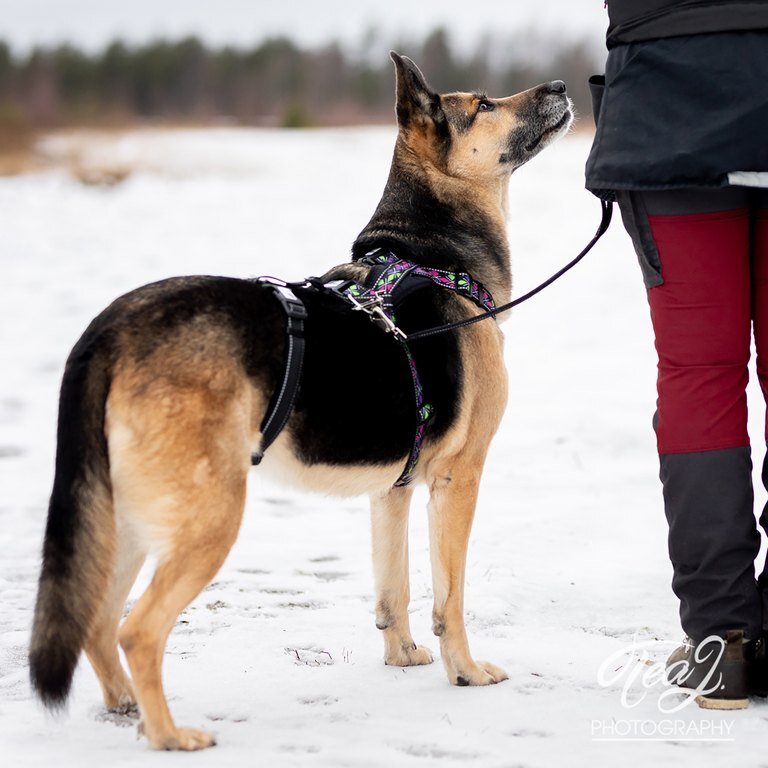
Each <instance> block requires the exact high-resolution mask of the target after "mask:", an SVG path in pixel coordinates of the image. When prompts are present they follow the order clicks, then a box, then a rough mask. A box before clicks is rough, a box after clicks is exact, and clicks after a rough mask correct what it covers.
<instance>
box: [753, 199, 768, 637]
mask: <svg viewBox="0 0 768 768" xmlns="http://www.w3.org/2000/svg"><path fill="white" fill-rule="evenodd" d="M752 194H753V210H752V242H751V246H752V254H751V255H752V321H753V323H754V333H755V348H756V350H757V378H758V380H759V382H760V388H761V389H762V391H763V398H764V399H765V401H766V403H768V189H761V190H755V191H754V192H753V193H752ZM765 439H766V443H768V408H766V421H765ZM762 479H763V485H765V487H766V488H768V453H766V456H765V459H764V461H763V470H762ZM760 525H761V526H762V528H763V530H764V531H766V533H768V505H766V507H765V508H764V509H763V512H762V514H761V516H760ZM758 583H759V586H760V591H761V593H762V603H763V620H762V626H763V630H764V631H765V632H768V560H766V563H765V565H764V567H763V571H762V573H761V575H760V578H759V579H758Z"/></svg>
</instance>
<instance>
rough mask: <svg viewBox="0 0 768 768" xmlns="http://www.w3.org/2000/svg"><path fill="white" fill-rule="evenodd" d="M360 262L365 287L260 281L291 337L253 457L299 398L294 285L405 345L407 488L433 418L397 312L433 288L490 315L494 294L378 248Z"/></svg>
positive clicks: (300, 317)
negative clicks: (327, 297)
mask: <svg viewBox="0 0 768 768" xmlns="http://www.w3.org/2000/svg"><path fill="white" fill-rule="evenodd" d="M358 263H362V264H368V265H370V267H371V270H370V272H369V273H368V276H367V278H366V280H365V281H364V282H362V283H358V282H355V281H354V280H334V281H332V282H330V283H322V282H321V281H320V280H319V278H308V279H307V281H306V282H304V283H285V284H283V285H278V284H275V282H274V281H273V279H272V278H257V280H258V281H259V282H262V283H264V284H265V285H269V286H270V287H271V288H272V290H273V291H274V293H275V296H276V297H277V299H278V301H279V302H280V306H281V307H282V309H283V311H284V312H285V315H286V319H287V325H286V330H287V334H288V351H287V354H286V361H285V368H284V370H283V379H282V383H281V385H280V387H279V388H278V389H277V390H276V391H275V393H274V394H273V396H272V399H271V400H270V403H269V406H268V407H267V412H266V414H265V416H264V419H263V420H262V423H261V433H262V436H261V444H260V446H259V449H258V450H257V451H256V452H255V453H253V454H252V455H251V463H252V464H259V463H260V462H261V459H262V457H263V455H264V451H266V449H267V448H268V447H269V446H270V445H271V443H272V442H273V441H274V440H275V438H276V437H277V436H278V434H280V432H281V430H282V429H283V427H284V426H285V424H286V422H287V421H288V417H289V416H290V415H291V411H292V410H293V405H294V402H295V400H296V393H297V391H298V388H299V380H300V379H301V369H302V363H303V358H304V320H305V319H306V317H307V312H306V309H305V307H304V304H303V303H302V301H301V300H300V299H299V298H298V297H297V296H296V295H295V294H294V293H293V292H292V291H291V286H293V287H299V286H300V287H302V288H309V289H314V290H322V291H326V292H331V293H333V294H334V295H336V296H338V297H339V298H340V299H342V300H343V301H345V302H347V303H348V304H349V305H350V308H351V309H352V310H353V311H357V312H364V313H365V314H367V315H368V316H369V317H370V318H371V320H372V321H373V322H374V323H375V324H376V325H377V326H379V327H380V328H381V329H382V330H383V331H385V332H388V333H392V334H393V336H394V337H395V338H396V339H397V340H398V341H399V342H400V343H401V345H402V348H403V351H404V353H405V358H406V361H407V363H408V368H409V370H410V373H411V379H412V381H413V393H414V400H415V403H416V430H415V434H414V439H413V445H412V447H411V452H410V454H409V455H408V460H407V462H406V464H405V468H404V469H403V471H402V472H401V473H400V477H399V478H398V479H397V480H396V481H395V487H399V486H404V485H408V484H409V483H410V482H411V480H412V479H413V473H414V471H415V469H416V465H417V463H418V461H419V455H420V454H421V447H422V443H423V442H424V435H425V433H426V430H427V425H428V424H429V421H430V420H431V418H432V416H433V415H434V407H433V406H432V404H431V403H428V402H427V401H426V400H425V398H424V387H423V386H422V383H421V379H420V378H419V372H418V369H417V367H416V361H415V360H414V358H413V355H412V354H411V350H410V349H409V347H408V344H407V343H406V339H407V337H406V334H405V333H403V331H402V330H401V329H400V328H399V327H398V325H397V318H396V315H395V310H396V307H397V305H398V304H399V303H400V302H401V301H402V300H403V299H404V298H405V296H406V295H408V294H410V293H412V292H413V291H414V290H417V289H419V288H422V287H424V286H425V285H430V284H435V285H439V286H440V287H441V288H446V289H448V290H451V291H454V292H455V293H457V294H459V295H460V296H465V297H466V298H468V299H470V300H472V301H473V302H474V303H475V304H477V305H478V306H479V307H481V308H482V309H484V310H485V311H486V312H489V311H491V310H493V309H495V306H496V305H495V304H494V302H493V298H492V297H491V294H490V293H489V292H488V291H487V290H486V289H485V288H484V287H483V286H482V285H481V284H480V283H479V282H478V281H477V280H474V279H473V278H472V277H471V276H470V275H469V274H467V273H466V272H457V271H450V270H442V269H434V268H431V267H423V266H421V265H419V264H416V263H414V262H412V261H408V260H406V259H401V258H399V257H398V256H397V255H395V254H394V253H392V252H391V251H386V250H383V249H378V248H377V249H376V250H374V251H371V252H370V253H367V254H366V255H365V256H364V257H363V258H362V259H360V261H359V262H358Z"/></svg>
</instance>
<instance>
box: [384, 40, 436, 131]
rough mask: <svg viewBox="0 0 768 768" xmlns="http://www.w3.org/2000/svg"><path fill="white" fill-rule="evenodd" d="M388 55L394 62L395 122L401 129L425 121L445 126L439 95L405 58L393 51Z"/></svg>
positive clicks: (417, 69)
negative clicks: (395, 78) (395, 87)
mask: <svg viewBox="0 0 768 768" xmlns="http://www.w3.org/2000/svg"><path fill="white" fill-rule="evenodd" d="M389 55H390V56H391V57H392V61H394V62H395V71H396V75H397V122H398V123H399V124H400V125H401V126H402V127H403V128H406V127H408V126H410V125H413V124H414V123H416V124H418V123H420V122H421V123H423V122H424V121H425V120H431V121H433V122H434V123H435V124H436V125H438V126H442V125H445V123H446V118H445V113H444V112H443V107H442V105H441V103H440V94H438V93H436V92H435V91H433V90H432V89H431V88H430V87H429V85H427V81H426V80H425V79H424V75H422V74H421V71H420V70H419V68H418V67H417V66H416V65H415V64H414V63H413V62H412V61H411V60H410V59H409V58H408V57H407V56H400V54H398V53H395V51H390V52H389Z"/></svg>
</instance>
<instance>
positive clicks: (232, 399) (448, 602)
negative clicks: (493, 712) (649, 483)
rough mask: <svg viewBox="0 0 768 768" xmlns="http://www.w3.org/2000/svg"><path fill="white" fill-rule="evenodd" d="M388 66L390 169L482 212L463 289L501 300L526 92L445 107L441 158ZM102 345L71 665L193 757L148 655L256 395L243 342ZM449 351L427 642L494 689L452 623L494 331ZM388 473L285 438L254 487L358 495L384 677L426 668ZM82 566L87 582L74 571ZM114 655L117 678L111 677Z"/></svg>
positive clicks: (488, 326) (237, 466)
mask: <svg viewBox="0 0 768 768" xmlns="http://www.w3.org/2000/svg"><path fill="white" fill-rule="evenodd" d="M398 59H399V57H398V58H396V62H397V63H398V65H399V67H400V69H399V72H398V78H399V102H398V110H399V112H398V114H399V116H400V118H401V119H400V122H401V126H400V134H399V137H398V143H397V148H396V155H395V163H397V164H398V167H399V168H401V169H403V172H404V173H412V174H414V175H416V176H418V178H420V179H424V180H426V183H428V184H429V185H430V188H431V190H432V192H433V193H434V195H435V197H436V198H438V199H440V200H443V201H449V202H450V204H451V205H452V206H453V207H455V208H456V210H457V211H459V213H458V214H457V215H459V216H461V215H463V214H462V213H461V212H462V211H464V209H465V206H464V202H465V201H467V200H471V201H472V205H473V206H474V208H473V209H472V210H481V211H482V212H483V213H484V215H485V222H486V224H485V226H486V227H488V228H490V229H492V230H494V232H492V236H493V237H494V238H495V239H496V240H498V242H499V243H500V244H501V245H500V246H499V248H500V249H501V250H502V252H501V253H500V254H497V256H498V258H497V260H496V261H495V262H493V263H491V262H490V261H488V263H485V264H483V265H481V266H480V267H479V269H480V270H482V274H480V275H476V276H477V277H480V279H481V280H482V281H483V282H484V284H485V285H486V286H487V287H488V288H489V289H490V290H491V291H492V293H493V294H494V296H495V298H496V300H497V301H498V302H500V301H505V300H507V298H508V297H509V294H510V290H511V277H510V272H509V268H508V256H509V254H508V250H506V248H507V246H506V238H505V226H506V225H505V217H506V209H507V182H508V180H509V176H510V174H511V172H512V170H513V168H514V165H512V164H505V163H501V162H500V161H499V156H500V155H501V154H503V153H504V152H506V151H508V150H509V136H510V135H511V133H512V132H513V131H514V130H515V128H516V124H517V121H518V120H519V119H520V118H519V114H520V110H521V105H522V106H523V107H524V106H525V105H527V104H528V103H529V102H530V100H531V98H532V97H531V95H530V92H526V93H525V94H521V95H518V96H514V97H510V98H508V99H499V100H496V101H495V102H494V104H495V110H494V111H493V112H490V113H489V114H488V115H481V116H478V119H475V120H474V121H470V116H471V115H472V114H473V113H475V112H476V111H477V108H478V101H479V100H481V99H482V98H483V97H481V96H478V95H475V94H462V93H456V94H448V95H446V96H443V97H442V103H443V108H444V110H445V115H446V116H447V123H448V126H449V130H450V151H448V152H447V153H446V150H445V142H444V140H442V139H439V137H438V136H437V132H436V131H437V129H436V128H435V124H434V123H433V122H432V121H430V120H429V119H427V118H426V117H423V116H420V113H419V111H418V109H417V110H416V111H415V112H414V111H413V110H412V111H411V113H410V114H409V115H408V119H406V113H405V111H402V112H401V111H400V108H401V106H402V100H403V98H404V95H403V79H404V77H405V75H406V74H407V73H406V71H405V70H404V69H403V67H404V64H403V60H398ZM414 70H415V67H414ZM415 71H416V73H418V70H415ZM406 95H407V96H408V98H410V99H411V100H412V101H413V100H415V99H417V98H418V97H419V96H418V93H416V95H414V92H410V93H408V94H406ZM480 117H482V119H480ZM441 142H442V143H441ZM466 215H467V216H471V215H472V212H471V211H469V212H468V213H467V214H466ZM500 264H501V265H502V266H499V265H500ZM505 264H506V265H507V266H506V267H505V266H503V265H505ZM340 269H342V268H340ZM362 269H363V268H362V267H360V266H355V265H348V266H347V267H345V268H343V269H342V271H343V272H344V273H345V274H347V275H348V276H354V275H357V274H359V273H360V272H361V270H362ZM153 290H158V289H154V288H153V287H152V286H150V287H149V288H148V289H146V291H145V293H144V294H141V293H140V294H139V295H136V296H133V295H131V296H129V297H127V298H126V299H124V300H122V301H123V306H124V307H131V308H133V309H136V308H137V307H138V308H142V307H143V305H142V302H147V301H148V300H149V299H147V296H148V297H150V298H151V296H152V291H153ZM455 301H456V302H458V303H457V304H456V306H457V307H459V306H460V307H461V311H462V315H461V316H467V315H469V314H476V313H478V312H479V311H480V310H479V309H477V308H476V307H474V306H470V305H469V303H468V302H466V301H465V300H463V299H456V300H455ZM112 343H113V348H114V350H115V351H114V353H112V356H111V357H110V360H111V362H110V363H109V365H111V368H110V371H111V375H110V378H109V382H110V383H109V388H108V394H107V397H106V413H105V416H104V421H103V424H104V432H105V435H106V445H107V449H108V459H109V463H108V467H109V477H108V479H105V478H102V479H97V480H94V481H93V483H92V484H90V486H89V487H90V490H89V493H90V497H89V498H88V499H86V500H85V504H86V505H87V506H89V508H90V507H98V508H99V509H100V510H101V511H100V512H99V513H98V515H97V516H96V517H97V518H98V520H100V521H101V522H100V523H99V525H98V527H97V528H96V529H95V530H90V528H89V529H88V531H87V533H88V535H89V537H90V538H89V539H88V542H90V543H89V544H88V547H89V548H90V552H87V553H81V554H80V555H77V556H76V563H77V565H78V567H90V570H89V571H88V583H89V589H90V592H91V593H92V594H93V595H94V596H97V597H92V598H90V599H91V600H92V601H95V603H96V604H95V607H94V609H93V611H92V612H91V618H84V619H83V620H82V621H83V622H85V623H86V624H87V634H86V637H85V642H84V645H85V650H86V653H87V655H88V658H89V660H90V661H91V663H92V665H93V667H94V669H95V671H96V674H97V675H98V678H99V681H100V683H101V686H102V689H103V693H104V702H105V704H106V706H107V707H108V708H110V709H127V708H130V707H131V706H132V705H134V704H138V708H139V711H140V713H141V718H142V724H143V731H144V733H145V734H146V736H147V738H148V740H149V742H150V744H151V746H152V747H154V748H157V749H184V750H189V749H199V748H203V747H207V746H209V745H211V744H213V743H214V737H213V735H212V734H210V733H206V732H203V731H199V730H194V729H189V728H179V727H177V726H176V724H175V723H174V721H173V719H172V717H171V715H170V712H169V710H168V705H167V702H166V698H165V694H164V692H163V686H162V676H161V664H162V658H163V652H164V648H165V643H166V639H167V637H168V634H169V632H170V631H171V629H172V628H173V626H174V623H175V621H176V619H177V616H178V615H179V613H180V612H181V611H182V610H183V609H184V607H185V606H186V605H187V604H188V603H189V602H190V601H192V600H193V599H194V598H195V597H196V596H197V595H198V594H199V593H200V592H201V590H202V589H203V588H204V587H205V585H206V584H207V583H208V582H209V581H210V580H211V579H212V578H213V576H214V575H215V574H216V572H217V571H218V569H219V568H220V567H221V565H222V563H223V562H224V559H225V558H226V556H227V553H228V552H229V550H230V547H231V546H232V544H233V543H234V541H235V539H236V538H237V534H238V530H239V527H240V522H241V518H242V514H243V507H244V503H245V488H246V476H247V473H248V471H249V467H250V464H249V457H250V454H251V451H252V450H253V448H254V446H256V445H258V443H259V440H260V437H261V435H260V433H259V425H260V424H261V422H262V419H263V417H264V413H265V409H266V407H267V402H268V400H269V397H270V392H267V391H264V390H263V388H262V387H260V386H259V384H258V381H255V380H254V378H253V376H249V375H248V373H247V372H246V370H245V369H244V368H243V367H242V366H241V365H240V364H239V363H237V361H238V360H241V359H243V355H242V350H241V349H240V348H239V347H240V345H241V340H240V339H239V337H238V335H237V334H236V333H234V332H232V330H231V328H230V327H229V326H228V325H227V324H226V323H225V322H221V323H217V322H212V321H211V320H210V319H209V318H207V317H206V318H202V319H198V320H196V319H194V318H193V319H192V320H190V321H189V322H186V323H184V324H181V325H177V326H175V327H174V329H173V330H172V331H169V332H167V334H166V335H165V336H164V337H163V338H162V340H161V341H160V342H158V343H156V344H155V345H154V346H153V347H152V351H151V352H150V353H147V351H146V339H145V336H144V335H142V333H141V332H139V331H136V330H135V329H134V328H132V327H130V326H127V327H122V328H121V330H119V332H116V337H115V338H114V339H113V340H112ZM458 343H459V357H460V359H461V360H463V361H465V362H466V365H465V366H464V378H463V384H462V387H461V391H460V392H457V393H456V398H457V400H458V404H457V416H456V417H455V419H454V421H453V422H452V424H451V425H450V429H448V430H447V431H446V432H445V433H444V434H443V435H442V436H441V437H439V438H438V439H428V440H427V441H426V442H425V444H424V449H423V453H422V455H421V459H420V462H419V464H418V468H417V472H416V476H415V482H423V483H426V485H427V486H428V488H429V492H430V501H429V525H430V548H431V560H432V573H433V585H434V609H433V629H434V632H435V634H436V635H437V636H438V637H439V639H440V654H441V657H442V660H443V664H444V665H445V669H446V671H447V674H448V678H449V680H450V682H451V683H454V684H458V685H487V684H490V683H497V682H499V681H501V680H503V679H505V678H506V674H505V673H504V671H503V670H501V669H500V668H499V667H496V666H494V665H493V664H490V663H487V662H477V661H475V660H474V659H473V657H472V655H471V653H470V650H469V645H468V642H467V636H466V632H465V628H464V619H463V615H464V572H465V563H466V554H467V545H468V539H469V533H470V529H471V526H472V520H473V516H474V512H475V503H476V499H477V493H478V485H479V482H480V476H481V473H482V468H483V464H484V461H485V458H486V454H487V451H488V447H489V444H490V441H491V438H492V437H493V435H494V433H495V432H496V429H497V427H498V425H499V422H500V419H501V417H502V414H503V412H504V408H505V405H506V399H507V378H506V371H505V368H504V362H503V348H502V346H503V339H502V335H501V333H500V331H499V329H498V326H497V324H496V323H494V322H483V323H479V324H475V325H473V326H471V327H469V328H466V329H465V330H463V331H462V332H461V334H460V335H459V336H458ZM105 356H106V355H105ZM104 366H107V363H104ZM90 380H91V379H87V381H90ZM402 466H403V463H402V462H401V461H398V462H394V463H384V464H369V465H361V466H343V465H332V464H322V463H315V464H307V463H306V462H303V461H302V460H301V459H300V457H299V456H297V455H296V452H295V446H294V445H293V443H292V441H291V437H290V429H289V430H286V431H285V432H283V433H282V435H281V436H280V437H279V438H278V440H277V441H276V442H275V444H274V445H273V446H272V447H271V448H270V450H269V451H268V452H267V453H266V455H265V458H264V461H263V462H262V465H261V467H260V469H259V471H264V472H267V473H269V474H272V475H273V476H275V477H278V478H280V479H283V480H289V481H290V482H293V483H295V484H297V485H299V486H301V487H305V488H309V489H313V490H319V491H323V492H326V493H333V494H340V495H350V494H362V493H367V494H369V495H370V498H371V518H372V531H373V567H374V578H375V589H376V603H375V605H376V624H377V626H378V627H379V628H380V629H381V630H383V634H384V645H385V653H384V658H385V661H386V663H387V664H394V665H400V666H408V665H417V664H428V663H430V662H431V661H432V654H431V652H430V651H429V649H427V648H425V647H423V646H418V645H416V643H415V642H414V640H413V637H412V636H411V630H410V626H409V621H408V610H407V609H408V602H409V587H408V541H407V532H408V508H409V503H410V500H411V495H412V490H411V486H409V487H404V488H403V487H393V483H394V482H395V481H396V480H397V478H398V476H399V474H400V472H401V471H402ZM81 501H82V499H81ZM96 517H94V518H93V519H96ZM89 519H90V518H89ZM150 552H152V553H154V554H155V555H156V556H157V568H156V571H155V573H154V576H153V578H152V581H151V584H150V585H149V587H148V588H147V590H146V592H144V594H143V595H142V596H141V597H140V599H139V600H138V602H137V603H136V604H135V605H134V606H133V608H132V610H131V612H130V614H129V615H128V617H127V618H126V619H125V621H124V622H123V624H122V626H119V622H120V619H121V615H122V610H123V606H124V603H125V600H126V597H127V595H128V593H129V591H130V589H131V586H132V584H133V582H134V580H135V578H136V576H137V573H138V571H139V569H140V568H141V566H142V564H143V562H144V560H145V558H146V556H147V554H148V553H150ZM91 553H94V554H93V556H90V555H91ZM94 559H96V560H98V561H99V564H98V565H93V566H82V565H81V564H82V563H86V564H87V563H89V562H92V561H93V560H94ZM46 584H47V582H46V577H43V578H41V589H40V595H41V597H40V599H39V601H38V609H37V614H36V625H35V633H34V637H33V644H32V655H33V657H34V658H37V662H36V663H37V664H38V665H39V664H40V663H41V662H40V659H39V655H40V654H41V653H43V652H44V650H45V649H46V648H47V647H48V646H47V645H46V634H45V633H46V631H47V630H46V628H47V627H48V626H49V624H50V622H51V621H52V618H51V614H52V610H51V609H50V607H47V603H46V602H45V600H46V598H45V595H47V591H46V590H47V586H46ZM84 615H87V614H84ZM118 642H119V645H120V646H121V647H122V649H123V651H124V652H125V656H126V659H127V661H128V666H129V669H130V674H131V677H130V678H129V677H128V675H127V674H126V673H125V671H124V670H123V668H122V666H121V664H120V661H119V658H118V650H117V646H118ZM35 654H37V656H35Z"/></svg>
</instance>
